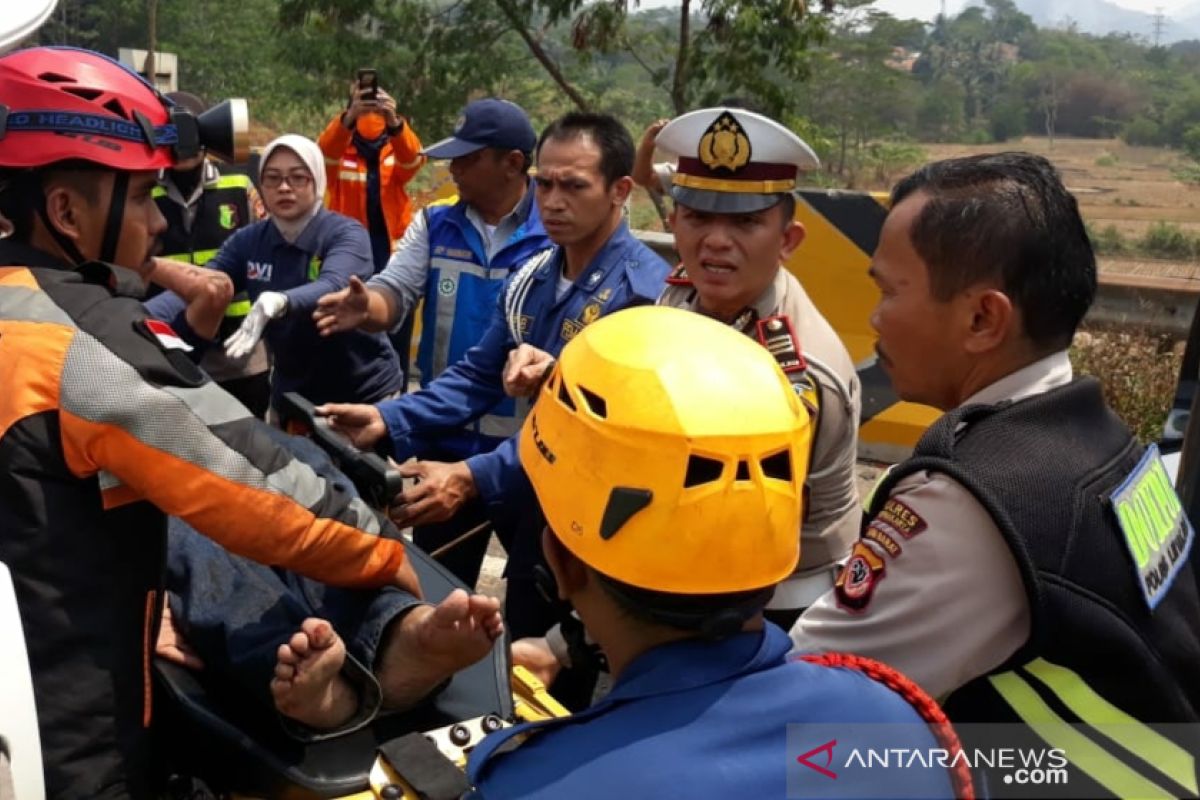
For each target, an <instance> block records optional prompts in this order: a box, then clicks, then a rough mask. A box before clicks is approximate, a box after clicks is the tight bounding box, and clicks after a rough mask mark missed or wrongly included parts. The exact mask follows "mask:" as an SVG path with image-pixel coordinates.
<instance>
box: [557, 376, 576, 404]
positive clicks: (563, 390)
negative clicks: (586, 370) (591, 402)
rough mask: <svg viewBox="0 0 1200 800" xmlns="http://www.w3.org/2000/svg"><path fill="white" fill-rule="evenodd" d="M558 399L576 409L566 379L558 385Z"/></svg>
mask: <svg viewBox="0 0 1200 800" xmlns="http://www.w3.org/2000/svg"><path fill="white" fill-rule="evenodd" d="M558 399H559V401H561V402H562V404H563V405H564V406H566V407H567V408H569V409H571V410H572V411H574V410H575V401H574V400H572V399H571V395H570V394H569V393H568V392H567V382H566V381H563V382H562V383H560V384H559V385H558Z"/></svg>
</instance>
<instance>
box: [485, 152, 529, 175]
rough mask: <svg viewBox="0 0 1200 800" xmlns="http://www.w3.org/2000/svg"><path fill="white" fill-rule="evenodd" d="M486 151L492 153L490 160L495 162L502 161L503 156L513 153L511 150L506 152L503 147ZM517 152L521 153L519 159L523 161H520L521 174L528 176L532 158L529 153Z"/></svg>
mask: <svg viewBox="0 0 1200 800" xmlns="http://www.w3.org/2000/svg"><path fill="white" fill-rule="evenodd" d="M488 150H490V151H491V152H492V158H493V159H494V160H495V161H503V160H504V158H505V156H507V155H508V154H509V153H511V152H513V151H512V150H506V149H504V148H503V147H489V148H488ZM517 152H520V153H521V158H522V159H523V160H522V161H521V172H522V173H523V174H525V175H528V174H529V168H530V167H532V166H533V158H532V157H531V156H530V154H529V153H525V152H522V151H517Z"/></svg>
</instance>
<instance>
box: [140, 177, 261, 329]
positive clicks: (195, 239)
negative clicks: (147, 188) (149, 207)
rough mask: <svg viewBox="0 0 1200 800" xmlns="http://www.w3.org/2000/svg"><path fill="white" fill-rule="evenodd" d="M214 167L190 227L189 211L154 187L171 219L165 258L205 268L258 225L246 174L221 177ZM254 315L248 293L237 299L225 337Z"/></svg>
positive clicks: (226, 323)
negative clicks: (237, 235) (241, 231)
mask: <svg viewBox="0 0 1200 800" xmlns="http://www.w3.org/2000/svg"><path fill="white" fill-rule="evenodd" d="M210 166H211V165H207V164H206V165H205V177H206V178H208V177H210V176H211V175H215V178H214V179H211V180H206V181H205V183H204V186H203V189H202V191H201V193H200V198H199V200H198V201H197V205H196V206H195V217H194V218H193V219H192V220H191V225H190V226H189V225H188V220H187V217H188V216H189V215H188V209H187V208H185V207H184V206H183V205H181V204H180V203H178V202H177V201H175V200H174V199H172V198H171V197H170V194H169V192H168V190H167V188H166V187H165V186H156V187H154V200H155V202H156V203H158V210H159V211H161V212H162V214H163V216H164V217H166V218H167V230H166V231H165V232H164V233H163V235H162V237H161V241H162V248H163V258H170V259H173V260H175V261H184V262H186V263H188V264H195V265H197V266H203V265H204V264H207V263H208V262H209V261H210V260H211V259H212V257H213V256H215V255H216V254H217V251H218V250H219V249H220V248H221V245H222V244H224V243H225V240H226V239H228V238H229V237H230V236H231V235H232V234H233V232H234V231H236V230H237V229H238V228H241V227H244V226H246V225H249V224H251V223H253V222H257V221H258V218H257V215H256V211H255V209H254V205H253V201H252V199H251V197H252V194H253V192H254V185H253V184H252V183H251V182H250V179H249V178H248V177H246V176H245V175H220V174H217V173H216V169H215V168H213V170H212V173H210V172H209V168H210ZM249 313H250V300H249V298H247V297H246V295H245V293H244V292H243V293H241V294H239V295H237V296H236V297H234V298H233V301H232V302H231V303H230V304H229V307H228V308H227V309H226V310H225V321H224V322H223V323H222V325H221V334H222V335H223V336H228V335H230V334H232V333H233V331H234V330H236V329H237V326H238V325H240V324H241V320H242V318H243V317H245V316H246V315H247V314H249Z"/></svg>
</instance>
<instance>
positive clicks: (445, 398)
mask: <svg viewBox="0 0 1200 800" xmlns="http://www.w3.org/2000/svg"><path fill="white" fill-rule="evenodd" d="M562 258H563V255H562V250H561V248H557V247H556V248H554V249H553V250H550V251H548V252H546V253H545V254H542V255H538V256H535V257H534V259H533V260H531V262H530V263H529V264H527V267H529V269H526V268H523V269H522V270H521V271H520V272H518V273H517V274H515V275H514V276H512V277H511V278H509V281H508V283H507V284H506V286H505V291H504V292H503V293H502V294H501V296H500V297H499V299H498V301H497V302H496V303H494V304H493V306H492V315H491V320H490V321H489V324H488V327H487V330H486V331H485V332H484V334H483V336H482V338H480V340H479V342H478V344H476V345H475V346H474V347H472V348H471V349H470V350H468V351H467V352H466V354H465V355H464V356H463V357H462V358H461V359H460V360H459V361H458V362H456V363H455V364H454V365H453V366H452V367H450V368H449V369H447V370H446V371H445V372H443V373H442V374H441V375H439V376H438V377H437V378H436V379H435V380H434V381H433V382H432V383H430V384H429V386H428V387H426V388H424V389H422V390H421V391H419V392H415V393H413V394H408V395H405V396H403V397H398V398H396V399H394V400H387V401H384V402H382V403H380V404H379V411H380V412H381V413H382V415H383V420H384V422H385V423H386V424H387V428H388V434H389V436H390V437H391V441H392V448H393V450H394V451H395V455H396V457H397V459H398V460H403V459H405V458H408V457H409V456H412V455H417V456H420V455H422V450H423V449H424V448H425V447H426V446H427V445H428V443H429V442H430V441H434V440H435V439H436V437H437V436H438V435H439V434H440V435H446V434H452V433H453V432H454V429H455V428H460V427H462V426H463V425H465V424H467V423H469V422H474V421H475V420H477V419H479V418H480V417H482V416H483V415H484V414H487V413H489V412H490V411H491V410H492V408H493V407H494V406H495V405H496V403H498V402H500V401H501V400H503V399H505V398H506V397H507V395H505V394H504V383H503V374H504V364H505V361H506V359H507V358H508V352H509V351H510V350H512V349H513V348H515V347H516V346H517V344H519V343H520V342H527V343H529V344H532V345H533V346H535V347H539V348H541V349H542V350H545V351H547V352H549V353H551V354H552V355H556V356H557V355H558V353H559V351H560V350H562V347H563V345H564V344H566V343H567V342H568V341H569V340H570V339H571V337H572V336H574V335H575V334H576V333H578V332H579V331H580V330H582V329H583V326H584V325H585V324H586V323H585V322H584V320H585V319H586V320H587V321H589V322H590V321H593V320H594V318H595V317H596V316H600V315H602V314H609V313H612V312H613V311H617V310H620V309H622V308H626V307H628V306H636V305H648V304H651V303H653V302H654V301H655V300H656V299H657V298H658V295H659V293H660V292H661V291H662V287H663V283H664V281H665V280H666V277H667V273H668V272H669V271H670V268H669V267H668V266H667V263H666V262H665V261H663V260H662V259H661V258H659V257H658V256H657V255H655V254H654V251H653V250H651V249H650V248H648V247H646V246H645V245H644V244H642V243H641V242H639V241H638V240H637V239H635V238H634V236H633V234H631V233H630V232H629V228H628V227H627V226H626V225H625V224H624V223H622V224H621V226H620V227H619V228H618V229H617V230H616V231H615V232H614V233H613V235H612V236H610V237H609V239H608V241H607V242H606V243H605V244H604V247H602V248H601V249H600V251H599V252H598V253H596V256H595V257H594V258H593V259H592V262H591V263H590V264H589V265H588V266H587V268H586V269H585V270H584V271H583V273H582V274H581V275H580V277H579V279H578V280H576V281H575V283H574V284H573V285H572V286H571V288H570V290H569V291H568V292H567V293H566V294H565V295H563V297H562V299H561V300H556V299H555V296H554V294H555V288H556V286H557V283H558V276H559V275H560V274H561V271H562ZM522 273H524V274H522ZM516 279H522V282H523V283H525V284H527V285H525V286H524V287H523V288H524V289H525V290H526V291H524V292H521V293H519V295H520V297H519V301H520V302H518V303H517V308H516V309H515V314H514V313H510V312H512V311H513V309H506V305H507V304H506V302H505V301H506V299H508V300H511V301H514V302H515V301H516V300H517V299H518V298H515V297H514V294H518V293H515V292H514V291H513V289H514V288H515V287H514V286H513V281H514V280H516ZM513 317H516V318H519V322H518V327H519V335H520V342H518V341H517V339H516V338H515V337H514V336H513V327H514V326H513V325H510V324H509V323H510V318H513ZM521 406H522V408H521V409H520V413H519V414H518V416H517V417H516V419H517V421H518V422H519V421H520V419H522V418H523V417H524V415H525V412H526V411H528V407H527V404H526V403H522V404H521ZM467 465H468V466H469V467H470V468H471V474H472V476H473V477H474V479H475V486H476V488H477V489H478V491H479V495H480V497H481V499H482V500H483V501H484V502H485V503H488V504H489V505H496V504H499V503H500V502H501V501H504V500H505V499H507V498H510V497H511V495H512V493H514V492H517V493H521V492H529V489H528V486H529V484H528V480H527V479H526V478H525V473H524V471H523V470H522V469H521V464H520V462H519V461H518V459H517V448H516V437H515V435H514V436H510V437H509V438H508V439H506V440H504V441H503V442H502V443H501V444H500V446H499V447H497V448H496V449H494V450H492V451H490V452H486V453H481V454H478V455H474V456H472V457H470V458H468V459H467ZM530 494H531V492H530Z"/></svg>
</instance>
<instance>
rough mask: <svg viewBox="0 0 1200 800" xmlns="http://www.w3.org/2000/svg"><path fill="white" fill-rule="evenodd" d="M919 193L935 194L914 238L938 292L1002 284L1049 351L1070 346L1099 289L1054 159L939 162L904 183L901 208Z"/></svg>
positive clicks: (899, 190) (1029, 334) (898, 193)
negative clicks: (905, 201)
mask: <svg viewBox="0 0 1200 800" xmlns="http://www.w3.org/2000/svg"><path fill="white" fill-rule="evenodd" d="M918 192H919V193H921V194H923V195H926V196H928V198H929V201H928V202H927V203H926V205H925V207H924V208H922V209H921V211H920V213H919V214H918V215H917V218H916V219H915V220H913V223H912V229H911V231H910V238H911V240H912V244H913V248H914V249H915V250H916V251H917V253H918V254H919V255H920V256H921V258H922V259H923V260H924V261H925V264H926V265H927V267H928V269H929V284H930V287H931V290H932V292H933V295H934V297H936V298H937V299H938V300H943V301H945V300H949V299H950V298H952V297H953V296H954V295H956V294H958V293H959V292H961V291H963V290H964V289H967V288H970V287H971V286H975V285H977V284H979V283H983V282H987V281H994V282H996V283H997V284H998V285H999V286H1000V288H1001V290H1002V291H1003V292H1004V293H1005V294H1006V295H1008V297H1009V298H1010V299H1011V300H1012V302H1013V305H1014V306H1016V307H1017V308H1018V309H1020V312H1021V318H1022V321H1023V326H1024V331H1025V336H1026V338H1028V339H1029V341H1030V342H1032V343H1033V345H1034V346H1035V347H1036V348H1037V349H1038V350H1039V351H1043V352H1049V351H1052V350H1058V349H1062V348H1064V347H1066V346H1067V345H1069V344H1070V343H1071V338H1072V337H1073V336H1074V334H1075V329H1076V328H1077V327H1078V326H1079V323H1080V321H1081V320H1082V319H1083V316H1084V314H1085V313H1087V310H1088V307H1089V306H1091V304H1092V300H1093V299H1094V298H1095V296H1096V256H1095V253H1094V252H1093V251H1092V243H1091V240H1090V239H1089V238H1088V234H1087V230H1086V229H1085V227H1084V224H1083V219H1082V218H1081V217H1080V215H1079V205H1078V203H1076V201H1075V198H1074V196H1072V195H1071V193H1070V192H1068V191H1067V189H1066V187H1065V186H1064V185H1063V183H1062V179H1061V178H1060V177H1059V174H1058V172H1057V171H1056V170H1055V169H1054V166H1053V165H1052V164H1051V163H1050V162H1049V161H1047V160H1046V159H1045V158H1042V157H1041V156H1035V155H1032V154H1030V153H1018V152H1008V153H992V154H985V155H977V156H967V157H965V158H952V159H947V160H945V161H936V162H933V163H931V164H927V165H925V166H924V167H921V168H920V169H919V170H917V171H916V172H914V173H913V174H911V175H909V176H908V177H906V178H904V179H903V180H902V181H900V183H898V184H897V185H896V188H895V189H893V190H892V207H893V208H895V207H896V206H897V205H899V204H900V202H901V201H903V200H904V199H905V198H907V197H909V196H910V195H913V194H915V193H918Z"/></svg>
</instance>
